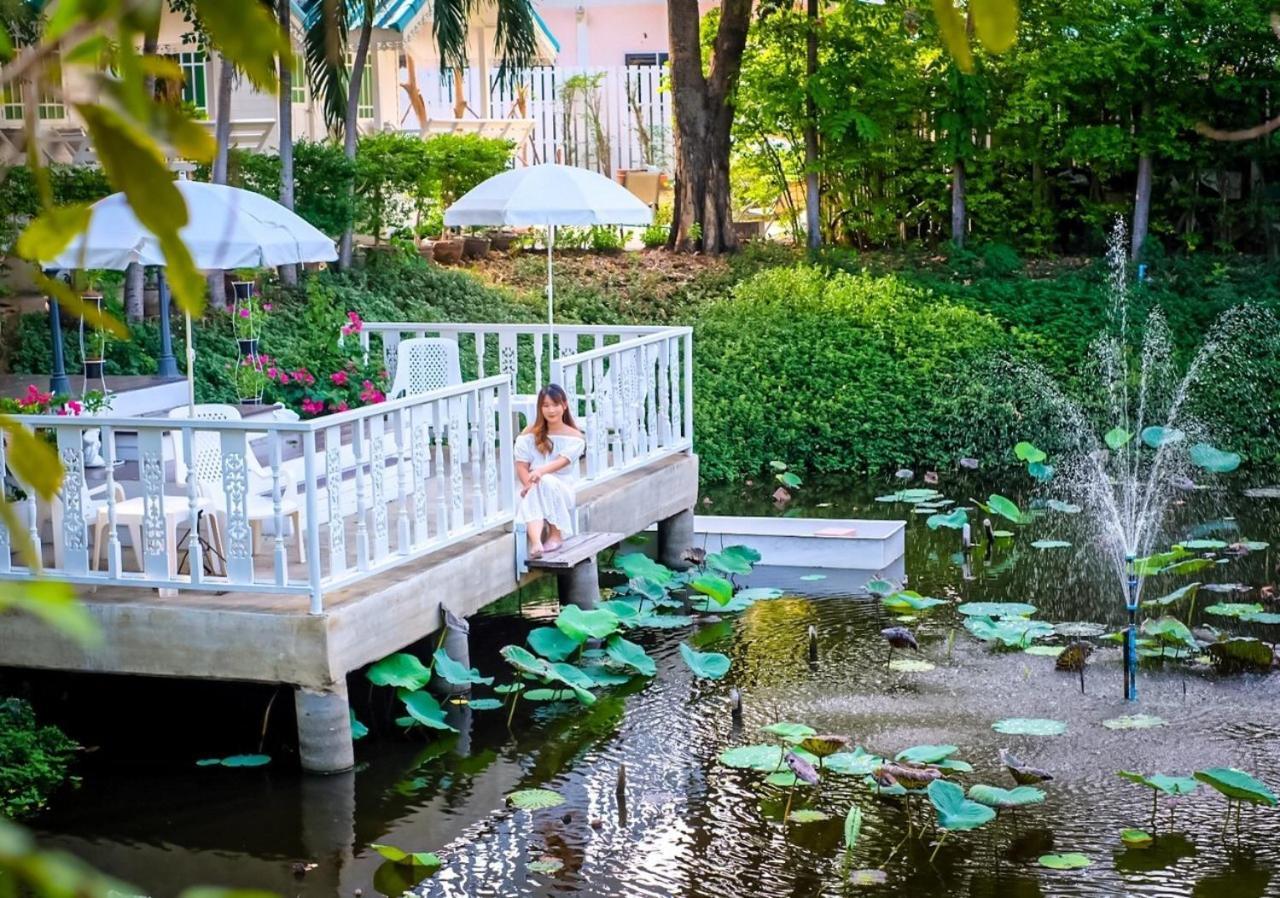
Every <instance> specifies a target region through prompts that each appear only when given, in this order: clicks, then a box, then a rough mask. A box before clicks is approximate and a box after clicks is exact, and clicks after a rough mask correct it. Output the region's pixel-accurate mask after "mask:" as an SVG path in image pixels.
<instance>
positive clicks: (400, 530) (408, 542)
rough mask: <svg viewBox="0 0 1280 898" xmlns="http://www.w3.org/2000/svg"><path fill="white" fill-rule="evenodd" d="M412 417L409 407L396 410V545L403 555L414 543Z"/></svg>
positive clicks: (406, 553) (407, 552)
mask: <svg viewBox="0 0 1280 898" xmlns="http://www.w3.org/2000/svg"><path fill="white" fill-rule="evenodd" d="M410 417H411V415H410V413H409V409H405V408H402V409H400V410H398V411H397V412H395V435H396V493H397V495H396V547H397V548H398V549H399V551H400V554H401V555H408V554H409V550H410V548H411V547H412V543H413V539H412V537H411V535H410V529H409V495H410V494H409V467H410V465H411V464H412V455H413V448H412V444H413V434H412V432H411V430H410V427H412V424H411V423H407V422H406V419H408V418H410ZM406 439H408V440H409V445H408V446H406V445H405V440H406ZM406 449H408V450H409V455H408V457H406V455H405V450H406Z"/></svg>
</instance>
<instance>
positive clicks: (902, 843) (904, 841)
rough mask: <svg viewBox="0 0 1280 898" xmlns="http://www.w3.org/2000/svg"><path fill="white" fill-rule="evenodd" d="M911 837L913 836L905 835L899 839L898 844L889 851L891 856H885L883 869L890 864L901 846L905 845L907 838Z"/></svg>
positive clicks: (881, 866) (881, 867)
mask: <svg viewBox="0 0 1280 898" xmlns="http://www.w3.org/2000/svg"><path fill="white" fill-rule="evenodd" d="M909 838H911V837H910V836H903V837H902V838H901V839H899V840H898V844H897V845H894V846H893V850H892V851H890V852H889V856H888V857H887V858H885V859H884V863H883V864H881V865H880V869H881V870H883V869H884V868H885V867H887V866H889V862H890V861H892V860H893V856H894V855H895V854H897V853H898V849H899V848H901V847H902V846H903V845H905V844H906V842H907V839H909Z"/></svg>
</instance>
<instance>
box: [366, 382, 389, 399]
mask: <svg viewBox="0 0 1280 898" xmlns="http://www.w3.org/2000/svg"><path fill="white" fill-rule="evenodd" d="M363 386H364V389H362V390H361V391H360V399H361V401H363V402H368V403H370V404H373V403H378V402H381V401H382V400H384V399H386V398H387V397H386V396H385V395H383V393H382V391H381V390H379V389H378V388H377V387H375V386H374V385H373V381H371V380H366V381H365V382H364V385H363Z"/></svg>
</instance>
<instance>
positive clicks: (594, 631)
mask: <svg viewBox="0 0 1280 898" xmlns="http://www.w3.org/2000/svg"><path fill="white" fill-rule="evenodd" d="M556 626H557V627H559V628H560V632H561V633H563V634H564V635H565V636H568V637H569V638H570V639H573V640H576V641H577V642H586V641H587V640H588V639H605V638H607V637H609V636H610V635H612V634H613V633H614V631H616V630H617V629H618V617H617V615H615V614H613V613H612V612H609V611H605V610H604V609H602V608H594V609H592V610H591V611H583V610H582V609H581V608H579V607H578V606H577V605H565V606H564V607H563V608H561V609H560V614H559V616H558V617H557V618H556Z"/></svg>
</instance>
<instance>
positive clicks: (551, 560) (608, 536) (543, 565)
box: [528, 532, 627, 571]
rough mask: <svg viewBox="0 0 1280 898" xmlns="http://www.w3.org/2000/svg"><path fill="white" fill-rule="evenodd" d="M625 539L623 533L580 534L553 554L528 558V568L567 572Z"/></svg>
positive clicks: (568, 540) (569, 539) (570, 538)
mask: <svg viewBox="0 0 1280 898" xmlns="http://www.w3.org/2000/svg"><path fill="white" fill-rule="evenodd" d="M626 538H627V535H626V534H625V533H608V532H600V533H580V534H578V535H577V536H571V537H569V538H568V539H567V540H565V543H564V545H563V546H561V547H560V548H559V549H556V550H555V551H554V552H548V553H546V554H545V555H542V556H541V557H539V558H530V559H529V562H528V566H529V567H530V568H539V569H541V570H547V571H567V570H568V569H569V568H573V567H577V566H578V565H580V564H582V562H584V561H587V560H588V559H591V558H594V557H595V556H596V555H598V554H600V553H601V552H603V551H604V550H605V549H607V548H609V547H610V546H613V545H616V544H618V543H620V542H622V541H623V540H624V539H626Z"/></svg>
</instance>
